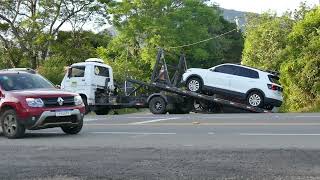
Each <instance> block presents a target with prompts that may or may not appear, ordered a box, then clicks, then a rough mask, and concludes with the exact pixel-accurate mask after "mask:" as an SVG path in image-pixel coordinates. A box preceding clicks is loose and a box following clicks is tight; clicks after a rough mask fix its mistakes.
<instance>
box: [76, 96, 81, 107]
mask: <svg viewBox="0 0 320 180" xmlns="http://www.w3.org/2000/svg"><path fill="white" fill-rule="evenodd" d="M81 104H83V101H82V98H81V96H75V97H74V105H76V106H79V105H81Z"/></svg>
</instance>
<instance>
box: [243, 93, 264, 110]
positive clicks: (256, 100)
mask: <svg viewBox="0 0 320 180" xmlns="http://www.w3.org/2000/svg"><path fill="white" fill-rule="evenodd" d="M263 99H264V97H263V95H262V94H261V93H260V92H258V91H252V92H250V93H249V94H248V96H247V104H248V105H250V106H253V107H260V108H261V107H263Z"/></svg>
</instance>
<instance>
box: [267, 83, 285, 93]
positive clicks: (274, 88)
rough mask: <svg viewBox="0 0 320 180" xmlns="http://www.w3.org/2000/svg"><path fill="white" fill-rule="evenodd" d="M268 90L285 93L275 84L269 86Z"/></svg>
mask: <svg viewBox="0 0 320 180" xmlns="http://www.w3.org/2000/svg"><path fill="white" fill-rule="evenodd" d="M268 88H269V89H271V90H274V91H280V92H282V91H283V89H282V87H280V86H276V85H274V84H268Z"/></svg>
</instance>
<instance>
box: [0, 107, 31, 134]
mask: <svg viewBox="0 0 320 180" xmlns="http://www.w3.org/2000/svg"><path fill="white" fill-rule="evenodd" d="M1 125H2V132H3V134H4V135H5V136H6V137H7V138H9V139H15V138H21V137H23V136H24V133H25V131H26V129H25V127H24V126H23V125H22V124H21V123H20V122H19V120H18V119H17V115H16V112H15V111H14V110H12V109H9V110H6V111H4V113H3V114H2V116H1Z"/></svg>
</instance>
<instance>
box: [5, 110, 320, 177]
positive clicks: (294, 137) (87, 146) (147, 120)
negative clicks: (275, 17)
mask: <svg viewBox="0 0 320 180" xmlns="http://www.w3.org/2000/svg"><path fill="white" fill-rule="evenodd" d="M319 138H320V113H313V114H298V113H297V114H189V115H161V116H155V115H151V114H134V115H117V116H111V115H108V116H87V117H86V118H85V125H84V128H83V131H82V132H81V133H80V134H79V135H74V136H73V135H65V134H63V133H62V131H61V130H60V129H58V128H56V129H47V130H40V131H28V132H27V134H26V137H25V138H24V139H17V140H8V139H6V138H5V137H3V135H2V134H0V179H148V180H149V179H320V158H319V157H320V142H319Z"/></svg>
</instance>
